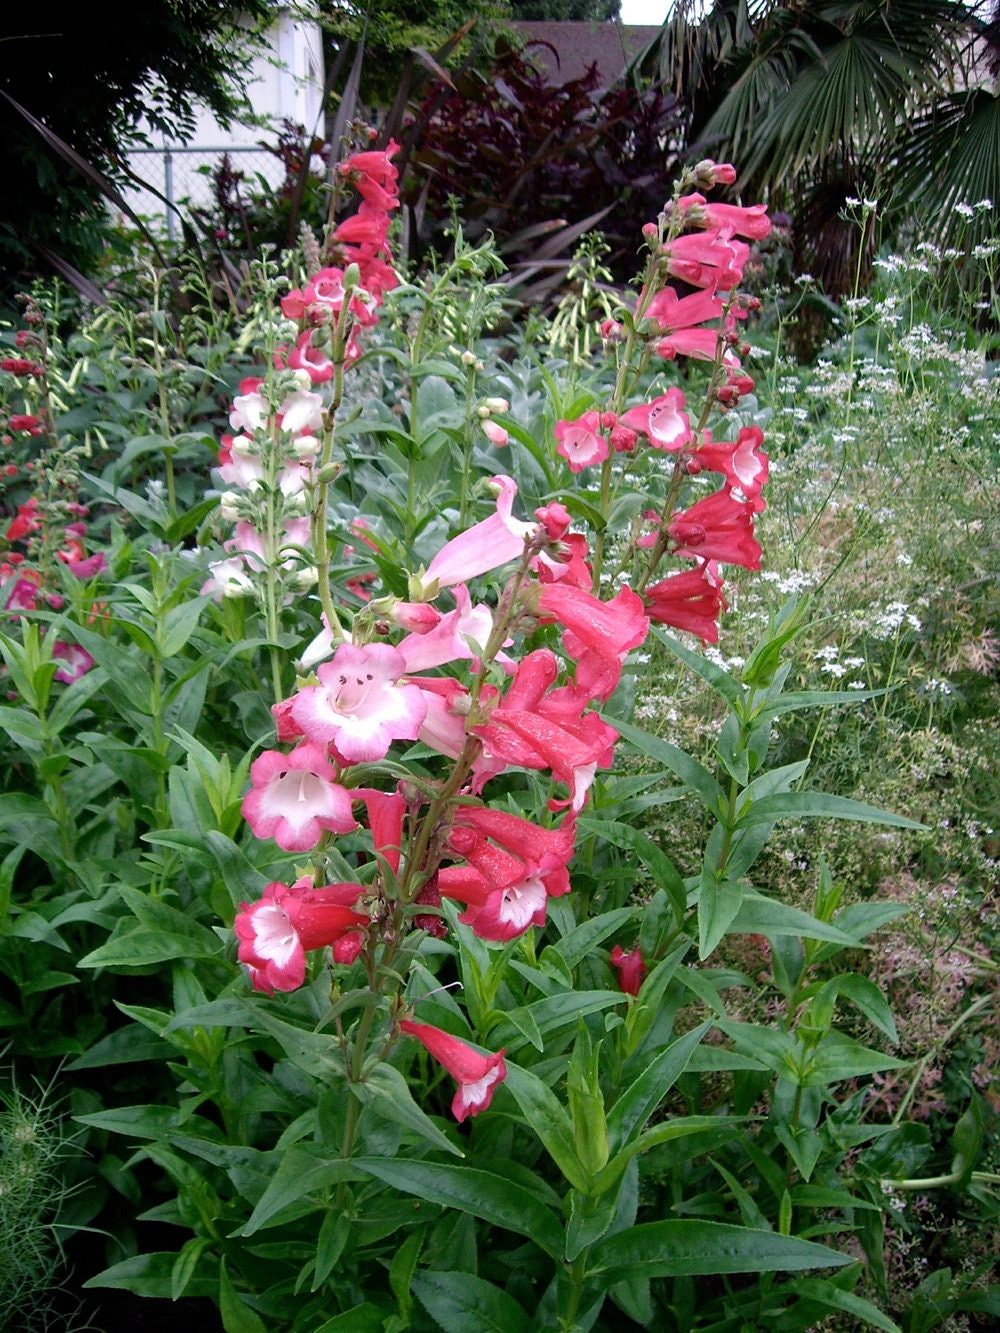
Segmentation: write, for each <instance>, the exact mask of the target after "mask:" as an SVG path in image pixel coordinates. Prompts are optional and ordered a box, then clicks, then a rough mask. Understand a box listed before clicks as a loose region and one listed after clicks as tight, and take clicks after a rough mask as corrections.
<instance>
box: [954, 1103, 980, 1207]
mask: <svg viewBox="0 0 1000 1333" xmlns="http://www.w3.org/2000/svg"><path fill="white" fill-rule="evenodd" d="M984 1132H985V1124H984V1120H983V1103H982V1100H981V1098H980V1096H979V1093H978V1092H977V1091H976V1090H975V1088H973V1089H972V1096H971V1097H970V1099H969V1105H968V1106H967V1107H966V1109H965V1111H964V1112H963V1113H962V1115H961V1116H960V1117H959V1121H958V1124H957V1125H956V1126H955V1132H954V1133H953V1134H952V1136H951V1146H952V1150H953V1152H954V1154H955V1156H954V1160H953V1161H952V1164H951V1169H952V1173H953V1174H954V1175H956V1176H957V1177H958V1178H957V1180H956V1181H955V1184H954V1186H953V1188H954V1189H956V1190H964V1189H965V1188H966V1186H967V1185H968V1183H969V1181H970V1180H971V1179H972V1173H973V1171H974V1170H975V1168H976V1163H977V1162H978V1161H979V1155H980V1153H981V1152H982V1150H983V1134H984Z"/></svg>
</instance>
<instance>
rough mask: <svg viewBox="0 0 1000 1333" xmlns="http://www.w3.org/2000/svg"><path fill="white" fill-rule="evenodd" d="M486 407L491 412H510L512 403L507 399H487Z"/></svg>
mask: <svg viewBox="0 0 1000 1333" xmlns="http://www.w3.org/2000/svg"><path fill="white" fill-rule="evenodd" d="M484 406H485V407H488V408H489V409H490V411H491V412H509V411H510V403H509V402H508V401H507V399H506V398H487V399H486V400H485V402H484Z"/></svg>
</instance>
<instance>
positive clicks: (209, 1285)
mask: <svg viewBox="0 0 1000 1333" xmlns="http://www.w3.org/2000/svg"><path fill="white" fill-rule="evenodd" d="M176 1261H177V1255H176V1254H172V1253H164V1252H162V1251H161V1252H159V1253H156V1254H136V1255H133V1256H132V1258H131V1259H123V1260H122V1262H121V1263H119V1264H113V1265H112V1266H111V1267H110V1268H106V1269H105V1270H104V1271H103V1272H102V1273H98V1274H97V1276H96V1277H92V1278H88V1280H87V1281H86V1282H84V1284H83V1285H84V1287H85V1288H88V1289H91V1288H94V1287H113V1288H115V1289H116V1290H118V1291H132V1292H135V1293H136V1295H138V1296H152V1297H159V1298H161V1299H164V1300H169V1299H170V1293H171V1289H172V1286H173V1282H172V1275H173V1270H174V1264H175V1263H176ZM187 1294H188V1296H210V1297H211V1298H212V1299H213V1300H214V1299H215V1297H216V1296H217V1294H218V1283H217V1282H216V1281H215V1280H214V1278H197V1277H196V1278H194V1279H193V1280H192V1281H191V1282H190V1283H189V1284H188V1290H187Z"/></svg>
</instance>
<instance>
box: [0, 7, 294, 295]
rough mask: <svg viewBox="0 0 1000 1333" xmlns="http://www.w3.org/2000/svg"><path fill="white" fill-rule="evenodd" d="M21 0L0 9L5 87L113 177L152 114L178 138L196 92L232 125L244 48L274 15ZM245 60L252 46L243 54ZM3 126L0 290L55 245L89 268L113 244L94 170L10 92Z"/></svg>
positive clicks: (1, 85) (153, 122)
mask: <svg viewBox="0 0 1000 1333" xmlns="http://www.w3.org/2000/svg"><path fill="white" fill-rule="evenodd" d="M37 14H38V17H37V18H34V17H31V16H29V13H28V11H27V10H26V9H25V7H24V6H21V5H5V6H3V8H2V11H0V41H2V43H3V47H2V50H3V59H2V61H0V92H3V93H4V94H6V96H7V98H8V99H13V101H14V102H16V103H18V104H19V105H20V106H21V107H23V108H24V109H25V110H26V111H28V112H29V113H30V114H31V115H32V116H34V117H35V118H36V119H37V120H39V121H41V122H43V124H44V126H45V128H46V129H47V130H49V131H51V133H52V134H54V135H56V136H58V138H59V139H61V140H63V141H64V142H65V143H66V144H68V145H69V147H71V148H72V149H73V150H74V151H75V152H77V153H78V154H80V155H81V157H83V158H84V159H86V160H87V161H88V162H90V163H91V164H93V165H94V166H96V167H98V168H100V169H101V170H102V171H103V172H106V173H110V174H112V175H116V174H118V175H119V177H120V173H121V170H122V167H121V155H122V153H123V152H124V150H125V149H126V147H127V145H128V144H129V143H130V142H132V141H134V139H135V137H136V134H137V125H138V122H139V120H140V118H141V117H143V116H144V117H145V119H146V121H147V122H148V124H149V125H150V126H151V128H152V129H154V130H157V131H162V132H163V133H167V134H170V135H171V136H173V137H177V138H181V139H183V138H184V137H185V135H186V134H188V133H190V131H191V129H192V128H193V124H194V117H193V112H192V101H193V100H194V99H198V100H200V101H201V102H203V103H205V104H206V105H207V106H209V107H210V108H211V109H212V111H213V112H215V114H216V115H217V116H218V117H219V118H220V119H221V120H222V121H223V122H224V123H225V122H226V121H227V120H228V119H229V118H231V117H232V115H233V114H234V112H236V111H237V109H238V108H239V107H240V105H241V97H240V82H239V78H240V74H241V70H240V67H239V65H238V64H236V62H235V61H234V57H233V50H234V47H233V43H232V41H231V33H232V31H233V28H234V26H235V25H236V24H237V22H238V24H239V27H240V29H241V33H240V43H241V47H240V49H241V50H242V51H243V52H247V51H248V50H250V49H252V41H253V38H252V34H253V31H254V29H255V27H256V25H257V24H258V23H260V22H262V21H267V20H268V19H270V18H271V17H272V16H273V7H272V5H271V3H270V0H244V2H243V3H241V5H240V9H239V16H238V17H237V12H236V11H235V10H234V9H231V8H230V7H229V6H227V5H225V4H221V3H219V0H143V3H142V4H140V5H136V4H129V3H126V0H106V2H105V3H102V4H100V5H98V6H93V5H81V6H71V5H60V6H46V7H44V8H41V9H39V10H38V11H37ZM242 58H243V59H244V60H246V59H247V56H246V55H245V54H244V56H243V57H242ZM3 114H4V132H3V134H2V135H0V179H2V180H3V183H4V186H3V191H2V192H0V294H2V295H5V296H9V294H10V291H11V290H12V284H16V283H17V282H18V281H20V280H23V277H24V275H25V273H26V272H27V271H29V270H30V269H32V268H35V267H37V266H38V265H39V261H40V260H41V261H42V266H43V267H44V257H45V252H46V251H49V250H51V251H53V252H55V253H56V254H58V255H60V256H62V257H63V258H64V259H66V260H68V261H69V262H70V263H72V264H74V266H76V267H78V268H82V269H84V270H86V269H88V268H91V267H92V266H93V264H94V263H95V262H96V260H97V258H98V256H99V255H100V253H101V250H102V248H103V246H104V245H105V243H106V239H107V237H106V227H105V204H104V201H103V199H102V198H101V197H100V192H99V189H98V188H97V185H96V183H95V181H94V180H93V179H90V180H88V179H87V178H86V177H85V176H83V175H80V174H78V173H77V172H74V171H73V170H72V169H71V168H70V167H69V166H68V164H67V161H66V159H65V157H64V156H62V155H61V154H60V153H59V152H58V151H57V150H55V149H54V148H53V146H52V144H51V142H46V139H45V137H44V136H43V135H42V134H40V133H39V131H38V130H37V129H36V128H34V127H33V126H32V125H31V124H29V123H28V121H26V120H25V119H24V117H23V116H22V115H21V114H19V112H18V111H17V110H16V109H15V108H14V107H13V106H12V105H11V104H10V102H9V101H8V102H7V103H6V104H5V106H4V113H3Z"/></svg>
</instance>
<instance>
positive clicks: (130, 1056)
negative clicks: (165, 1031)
mask: <svg viewBox="0 0 1000 1333" xmlns="http://www.w3.org/2000/svg"><path fill="white" fill-rule="evenodd" d="M171 1054H172V1048H171V1047H170V1046H169V1045H168V1044H167V1043H166V1042H165V1041H161V1040H160V1039H159V1037H156V1036H154V1035H153V1034H152V1033H150V1032H147V1031H146V1030H145V1029H144V1028H142V1027H140V1026H139V1024H137V1023H129V1024H128V1025H127V1026H126V1027H123V1028H117V1029H116V1030H115V1031H114V1032H109V1033H108V1035H107V1036H106V1037H102V1038H101V1040H100V1041H98V1042H95V1043H94V1045H93V1046H91V1047H90V1048H89V1049H88V1050H87V1051H85V1052H84V1053H83V1055H81V1056H78V1057H77V1058H76V1059H75V1060H73V1061H72V1062H71V1063H70V1064H68V1065H67V1066H66V1069H67V1071H68V1072H71V1071H73V1070H77V1069H104V1068H106V1067H107V1066H108V1065H126V1064H140V1063H143V1064H144V1063H145V1062H146V1061H156V1060H164V1059H166V1058H167V1057H168V1056H170V1055H171Z"/></svg>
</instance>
